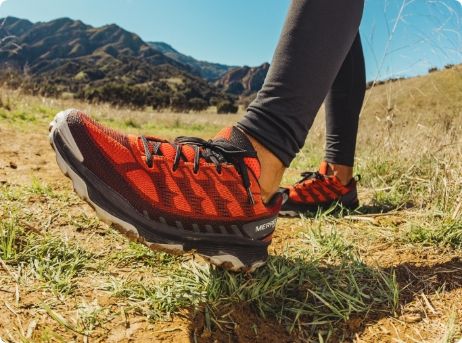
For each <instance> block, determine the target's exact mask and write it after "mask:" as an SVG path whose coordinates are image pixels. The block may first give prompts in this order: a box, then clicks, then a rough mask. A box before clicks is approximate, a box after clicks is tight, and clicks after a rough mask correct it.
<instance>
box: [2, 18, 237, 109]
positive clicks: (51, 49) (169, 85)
mask: <svg viewBox="0 0 462 343" xmlns="http://www.w3.org/2000/svg"><path fill="white" fill-rule="evenodd" d="M0 81H1V82H4V83H7V84H8V85H9V86H12V87H21V88H23V89H24V90H25V91H29V92H31V93H34V94H36V93H38V94H42V95H52V96H56V95H59V94H61V93H63V92H69V93H72V94H73V95H74V96H75V97H78V98H83V99H86V100H90V101H107V102H110V103H113V104H115V105H124V104H128V105H132V106H138V107H142V106H153V107H156V108H163V107H172V108H174V109H178V110H187V109H190V108H192V109H202V108H205V107H207V106H209V105H210V104H212V103H213V104H216V103H220V102H229V101H233V98H232V97H230V96H228V95H225V94H223V93H222V92H221V91H220V90H218V88H217V87H216V86H214V85H212V84H209V83H208V82H207V81H206V80H204V79H202V78H200V77H198V76H197V73H196V70H195V69H194V68H193V66H192V65H190V64H187V63H181V62H180V61H178V60H177V59H174V58H171V57H169V56H168V55H166V54H165V53H163V52H162V51H159V50H156V49H154V48H153V47H152V46H151V45H149V44H147V43H146V42H144V41H143V40H142V39H141V38H140V37H139V36H137V35H136V34H134V33H131V32H128V31H126V30H124V29H123V28H121V27H119V26H117V25H115V24H111V25H105V26H102V27H97V28H95V27H92V26H90V25H86V24H84V23H83V22H81V21H79V20H72V19H69V18H60V19H56V20H52V21H49V22H38V23H32V22H30V21H28V20H24V19H18V18H14V17H7V18H4V19H0Z"/></svg>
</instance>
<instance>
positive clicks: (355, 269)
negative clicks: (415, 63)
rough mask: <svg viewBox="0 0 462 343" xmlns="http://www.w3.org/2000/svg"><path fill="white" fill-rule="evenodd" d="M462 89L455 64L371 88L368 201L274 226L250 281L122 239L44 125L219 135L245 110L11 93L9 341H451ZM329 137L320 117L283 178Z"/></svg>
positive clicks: (5, 126) (364, 148)
mask: <svg viewBox="0 0 462 343" xmlns="http://www.w3.org/2000/svg"><path fill="white" fill-rule="evenodd" d="M460 89H462V68H461V67H457V68H454V69H451V70H445V71H442V72H437V73H432V74H431V75H430V76H426V77H420V78H416V79H412V80H406V81H400V82H396V83H391V84H387V85H384V86H380V87H377V88H374V89H373V91H372V93H371V94H370V97H369V101H368V103H367V106H366V107H365V109H364V111H363V114H362V118H361V128H360V135H359V138H358V154H357V166H356V169H357V172H358V173H360V174H361V175H362V177H363V181H362V182H361V186H360V197H361V200H362V207H361V208H359V209H358V210H357V211H356V212H355V213H347V214H345V213H343V214H344V215H343V216H342V214H341V213H340V214H339V213H338V211H334V212H332V211H328V212H325V213H318V214H315V215H307V216H306V217H305V218H300V219H284V220H280V222H279V225H278V230H277V234H276V236H275V239H274V244H273V246H272V250H271V254H272V257H271V258H270V260H269V263H268V265H267V266H266V267H264V268H262V269H260V270H259V271H258V272H257V273H255V274H253V275H240V274H231V273H227V272H224V271H221V270H217V269H215V268H211V267H209V266H208V265H206V264H204V263H203V262H201V261H198V260H197V259H194V258H193V257H192V256H189V255H187V256H182V257H172V256H169V255H166V254H163V253H154V252H151V251H149V250H147V249H145V248H144V247H141V246H138V245H136V244H130V243H128V242H127V241H126V240H125V239H124V238H123V237H122V236H120V235H119V234H117V233H116V232H115V231H112V230H111V229H110V228H108V227H107V226H106V225H105V224H102V223H100V222H99V221H98V220H97V219H96V218H95V216H94V214H93V212H92V211H91V209H90V208H89V207H88V206H86V205H85V204H83V203H82V202H81V201H80V200H79V199H78V198H77V197H76V196H75V195H74V194H73V193H72V192H71V190H70V187H69V182H68V181H67V180H66V179H64V178H63V177H62V176H61V175H60V173H59V171H58V170H57V168H56V165H55V162H54V161H53V154H52V152H51V150H50V149H49V147H48V143H47V141H46V134H47V132H46V131H47V130H46V128H47V122H48V121H49V120H50V119H51V118H52V117H53V115H54V114H55V113H56V112H57V111H59V110H61V109H62V108H66V107H78V108H81V109H83V110H85V111H88V112H89V113H91V114H92V115H93V116H95V117H96V118H98V119H100V120H103V121H104V122H105V123H107V124H108V125H111V126H113V127H116V128H120V129H124V130H128V131H131V132H140V131H143V132H146V131H147V132H151V133H154V134H156V135H160V136H168V137H171V138H173V137H174V136H177V135H185V134H186V135H198V136H201V137H204V138H206V137H210V136H212V135H213V134H214V133H215V132H216V131H218V130H219V128H220V127H222V126H225V125H230V124H232V123H233V122H234V121H236V120H237V119H238V118H239V116H240V115H236V116H217V115H212V114H207V113H205V114H183V115H181V114H171V113H149V112H148V111H138V112H134V111H129V110H125V109H114V108H111V107H108V106H104V105H89V104H83V103H78V102H74V101H73V100H53V99H41V98H35V97H29V96H24V95H21V94H20V93H18V92H13V91H9V90H2V95H1V97H2V101H1V103H0V132H1V134H2V136H1V137H0V183H1V186H0V220H1V222H0V308H2V311H1V314H0V338H1V339H2V340H4V341H6V342H9V341H11V342H61V341H62V342H69V341H76V342H82V341H83V342H88V341H92V342H94V341H97V342H102V341H112V342H118V341H120V342H122V341H123V342H125V341H129V340H132V341H137V342H144V341H146V342H151V341H161V340H164V341H167V342H170V341H171V342H183V341H185V342H189V341H190V342H213V341H240V342H250V341H257V342H259V341H266V342H272V341H273V342H285V341H287V342H289V341H324V342H325V341H332V342H335V341H342V340H343V341H353V340H354V341H357V342H378V341H380V342H412V341H419V342H421V341H428V342H440V341H445V342H455V341H456V340H457V338H460V337H461V335H462V332H461V325H460V322H461V320H462V278H461V277H460V275H461V274H460V272H461V270H462V251H461V250H460V247H461V244H462V217H461V216H462V207H461V205H460V204H461V200H462V174H461V170H462V162H461V161H462V159H461V157H462V141H461V139H460V137H461V135H462V113H461V108H462V93H461V92H460ZM2 104H3V105H2ZM5 104H7V105H5ZM323 140H324V126H323V115H322V114H321V115H320V116H319V118H318V119H317V120H316V123H315V125H314V127H313V129H312V130H311V133H310V137H309V139H308V141H307V144H306V146H305V148H304V149H303V151H302V152H301V153H300V155H299V156H298V157H297V159H296V161H295V162H294V164H293V166H292V167H291V168H290V169H289V170H288V173H287V175H286V178H285V182H287V183H288V182H293V181H295V180H296V179H297V178H298V174H299V173H300V172H302V171H305V170H306V169H313V168H316V166H317V165H318V164H319V161H320V160H321V159H322V154H323V145H324V144H323ZM12 162H14V163H15V164H17V165H15V166H13V165H12V164H11V163H12Z"/></svg>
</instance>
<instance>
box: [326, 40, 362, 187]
mask: <svg viewBox="0 0 462 343" xmlns="http://www.w3.org/2000/svg"><path fill="white" fill-rule="evenodd" d="M365 92H366V70H365V64H364V54H363V48H362V45H361V38H360V36H359V34H358V35H357V36H356V39H355V41H354V42H353V45H352V47H351V49H350V52H349V53H348V55H347V57H346V58H345V61H344V62H343V65H342V67H341V68H340V71H339V73H338V75H337V77H336V79H335V81H334V84H333V85H332V87H331V89H330V91H329V94H328V95H327V98H326V101H325V106H326V155H325V160H326V161H327V162H328V163H329V167H330V169H331V171H332V172H333V173H334V174H335V175H336V176H337V177H338V178H339V179H340V181H341V182H342V184H344V185H347V184H348V183H349V182H350V180H351V179H352V178H353V164H354V156H355V149H356V136H357V133H358V122H359V114H360V112H361V108H362V105H363V101H364V94H365Z"/></svg>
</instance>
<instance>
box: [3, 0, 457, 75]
mask: <svg viewBox="0 0 462 343" xmlns="http://www.w3.org/2000/svg"><path fill="white" fill-rule="evenodd" d="M461 2H462V0H366V9H365V14H364V18H363V22H362V25H361V33H362V35H363V45H364V47H365V54H366V62H367V69H368V79H369V80H371V79H374V78H375V77H377V76H378V77H379V78H385V77H389V76H401V75H403V76H410V75H416V74H421V73H425V72H426V71H427V70H428V68H429V67H431V66H437V67H441V66H443V65H445V64H447V63H462V4H461ZM0 4H1V5H0V17H4V16H8V15H12V16H16V17H20V18H27V19H29V20H31V21H46V20H50V19H55V18H58V17H70V18H73V19H81V20H82V21H84V22H86V23H88V24H91V25H94V26H100V25H104V24H108V23H116V24H118V25H120V26H122V27H124V28H125V29H127V30H129V31H132V32H135V33H137V34H139V35H140V36H141V37H142V38H143V39H144V40H147V41H149V40H151V41H164V42H167V43H169V44H171V45H172V46H173V47H174V48H176V49H177V50H179V51H180V52H183V53H186V54H188V55H191V56H194V57H195V58H198V59H203V60H208V61H212V62H220V63H226V64H231V65H252V66H253V65H259V64H261V63H263V62H266V61H270V60H271V57H272V54H273V50H274V47H275V46H276V43H277V39H278V36H279V32H280V30H281V27H282V24H283V22H284V17H285V15H286V12H287V8H288V6H289V0H112V1H107V0H72V1H71V0H6V1H5V0H0ZM397 18H399V19H397Z"/></svg>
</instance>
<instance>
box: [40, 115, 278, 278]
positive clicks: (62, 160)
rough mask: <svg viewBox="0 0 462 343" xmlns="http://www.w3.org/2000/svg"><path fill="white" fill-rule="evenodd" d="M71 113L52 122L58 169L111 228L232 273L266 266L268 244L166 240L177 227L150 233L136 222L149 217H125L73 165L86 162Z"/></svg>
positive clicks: (153, 228) (161, 226)
mask: <svg viewBox="0 0 462 343" xmlns="http://www.w3.org/2000/svg"><path fill="white" fill-rule="evenodd" d="M70 111H71V110H67V111H63V112H60V113H58V114H57V115H56V117H55V118H54V119H53V121H52V122H51V123H50V126H49V140H50V144H51V146H52V148H53V150H54V151H55V153H56V161H57V163H58V166H59V168H60V169H61V171H62V172H63V174H64V175H65V176H67V177H68V178H69V179H70V180H71V181H72V184H73V188H74V191H75V192H76V193H77V195H78V196H79V197H80V198H81V199H83V200H84V201H86V202H87V203H88V204H89V205H90V206H91V207H92V208H93V209H94V210H95V212H96V215H97V216H98V217H99V218H100V219H101V220H102V221H103V222H105V223H107V224H109V225H112V226H113V227H114V228H116V229H117V230H118V231H119V232H120V233H122V234H123V235H125V236H126V237H127V238H129V239H130V240H132V241H135V242H139V243H142V244H144V245H146V246H147V247H149V248H150V249H152V250H155V251H164V252H167V253H170V254H176V255H178V254H183V253H186V252H193V253H196V254H197V255H200V256H202V257H203V258H204V259H206V260H207V261H208V262H209V263H211V264H213V265H216V266H219V267H222V268H224V269H227V270H230V271H235V272H253V271H255V270H256V269H257V268H259V267H261V266H263V265H264V264H265V263H266V259H267V257H268V250H267V248H268V245H269V243H265V242H260V241H253V240H249V242H242V240H241V244H235V245H230V244H229V239H230V237H229V236H228V237H223V238H222V239H216V241H213V239H211V238H210V237H207V238H206V239H204V240H202V239H201V238H198V237H197V235H196V236H195V237H193V236H194V235H193V234H191V233H188V234H189V237H179V236H176V237H172V236H171V235H170V237H167V238H165V237H162V235H161V233H160V232H159V231H164V232H166V231H168V230H171V232H177V231H178V228H177V227H170V226H168V225H167V224H165V223H161V222H156V221H152V220H151V221H150V222H149V226H150V230H147V229H146V228H144V227H142V226H141V225H137V224H135V223H134V222H136V221H137V220H138V221H140V220H143V221H146V220H147V219H146V218H136V219H135V218H128V217H127V216H122V213H123V210H124V209H121V208H117V206H116V205H114V203H113V202H111V200H113V199H114V198H115V197H116V196H117V195H114V194H112V199H110V198H111V195H110V192H113V193H115V192H114V191H112V190H111V189H109V187H107V186H105V187H106V189H105V192H101V191H99V190H98V188H100V187H102V182H100V183H101V184H99V185H98V187H97V186H95V185H96V181H95V180H91V181H90V180H89V178H85V177H84V176H83V175H82V174H81V173H79V172H78V171H77V169H78V168H76V167H75V165H72V163H71V162H70V159H73V160H74V163H81V162H83V156H82V154H81V153H80V151H79V149H78V146H77V144H76V143H75V141H74V138H73V137H72V134H71V132H70V130H69V127H68V125H67V121H66V118H67V115H68V114H69V113H70ZM64 148H65V149H67V150H68V151H70V152H71V154H72V155H73V156H66V154H65V152H64V150H63V149H64ZM70 157H72V158H70ZM125 203H126V202H125ZM126 206H127V205H126ZM126 206H125V207H126ZM128 206H129V205H128ZM140 231H141V233H140ZM146 236H148V237H149V238H146Z"/></svg>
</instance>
